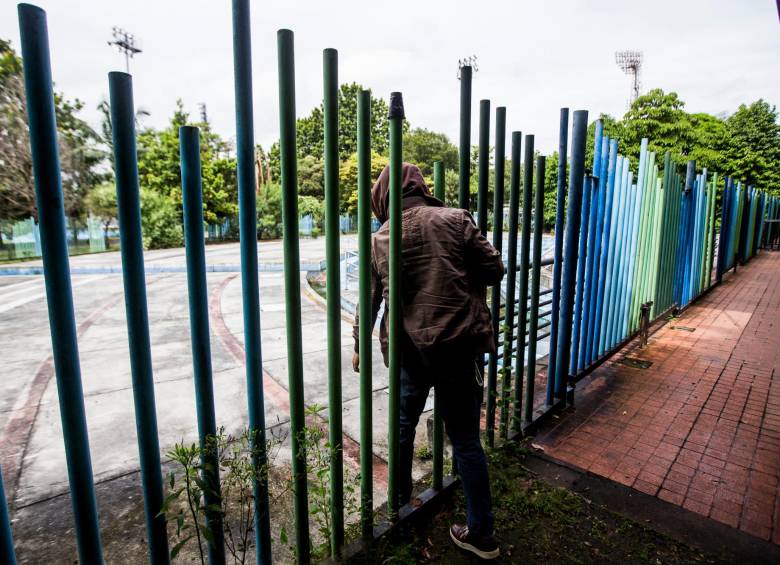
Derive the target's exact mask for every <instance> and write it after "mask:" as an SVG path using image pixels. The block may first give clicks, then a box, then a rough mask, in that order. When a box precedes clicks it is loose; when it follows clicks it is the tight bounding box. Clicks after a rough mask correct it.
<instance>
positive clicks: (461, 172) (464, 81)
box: [458, 65, 471, 210]
mask: <svg viewBox="0 0 780 565" xmlns="http://www.w3.org/2000/svg"><path fill="white" fill-rule="evenodd" d="M458 154H459V156H460V159H459V163H458V165H459V167H458V208H463V209H464V210H468V209H469V191H470V189H471V67H470V66H468V65H465V66H463V67H461V68H460V147H459V150H458Z"/></svg>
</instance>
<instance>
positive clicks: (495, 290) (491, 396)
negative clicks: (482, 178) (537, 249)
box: [485, 106, 519, 447]
mask: <svg viewBox="0 0 780 565" xmlns="http://www.w3.org/2000/svg"><path fill="white" fill-rule="evenodd" d="M505 145H506V108H504V107H503V106H499V107H498V108H496V143H495V169H494V171H493V173H494V175H495V176H494V179H495V180H494V182H493V247H495V248H496V250H498V252H499V253H501V249H502V247H503V244H504V240H503V237H504V236H503V233H502V232H503V227H504V226H503V224H504V189H505V178H504V172H505V171H504V169H505V166H506V148H505ZM518 155H519V153H518ZM507 288H509V287H507ZM500 317H501V283H500V282H499V283H498V284H496V285H494V286H493V287H492V288H491V289H490V321H491V323H492V324H493V338H494V339H495V344H496V348H498V336H499V331H501V328H500V325H499V318H500ZM497 380H498V351H496V353H491V354H490V359H489V362H488V378H487V400H486V403H485V404H486V406H485V412H486V414H485V437H486V439H487V443H488V445H489V446H490V447H493V443H494V441H495V437H494V435H495V434H494V430H495V427H496V388H497Z"/></svg>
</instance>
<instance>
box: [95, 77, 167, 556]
mask: <svg viewBox="0 0 780 565" xmlns="http://www.w3.org/2000/svg"><path fill="white" fill-rule="evenodd" d="M108 89H109V93H110V94H109V96H110V99H111V137H112V141H113V150H114V176H115V177H116V204H117V216H118V218H117V219H118V220H119V241H120V246H121V247H120V249H121V251H122V281H123V283H124V290H125V312H126V314H127V340H128V345H129V347H130V371H131V376H132V380H133V402H134V404H135V430H136V435H137V436H138V454H139V460H140V466H141V487H142V489H143V496H144V515H145V518H146V536H147V539H148V540H149V561H150V562H151V563H154V564H158V563H168V562H169V557H168V532H167V530H166V520H165V515H164V514H162V513H160V510H161V509H162V506H163V499H164V496H163V479H162V468H161V467H160V442H159V440H158V439H157V411H156V404H155V399H154V375H153V371H152V351H151V342H150V339H149V312H148V309H147V303H146V276H145V273H144V244H143V236H142V234H141V200H140V193H139V187H138V162H137V157H136V146H135V109H134V107H133V79H132V77H131V76H130V75H128V74H125V73H109V74H108Z"/></svg>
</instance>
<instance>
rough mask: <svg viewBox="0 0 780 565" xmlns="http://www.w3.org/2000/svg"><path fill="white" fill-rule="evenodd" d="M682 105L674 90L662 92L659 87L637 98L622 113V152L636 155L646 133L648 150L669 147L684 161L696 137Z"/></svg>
mask: <svg viewBox="0 0 780 565" xmlns="http://www.w3.org/2000/svg"><path fill="white" fill-rule="evenodd" d="M684 107H685V102H683V101H682V100H680V98H679V97H678V96H677V93H676V92H669V93H665V92H664V91H663V90H661V89H660V88H655V89H653V90H651V91H649V92H648V93H647V94H643V95H642V96H640V97H639V98H637V99H636V100H635V101H634V103H633V104H631V108H630V109H629V111H628V112H626V115H625V116H623V123H622V127H621V128H620V129H621V131H620V136H619V137H620V139H621V141H622V142H623V148H622V152H623V153H624V154H625V155H638V154H639V147H640V144H641V142H642V138H643V137H646V138H647V139H648V141H649V149H650V151H655V152H657V153H658V154H659V155H664V153H666V151H667V150H668V151H671V152H672V158H673V159H675V160H676V161H677V162H678V163H684V162H686V161H687V160H688V159H689V158H690V157H689V154H690V152H691V150H692V149H693V146H694V144H695V141H696V138H695V136H694V135H693V131H692V127H691V121H690V119H689V118H688V114H687V113H686V112H685V110H684V109H683V108H684Z"/></svg>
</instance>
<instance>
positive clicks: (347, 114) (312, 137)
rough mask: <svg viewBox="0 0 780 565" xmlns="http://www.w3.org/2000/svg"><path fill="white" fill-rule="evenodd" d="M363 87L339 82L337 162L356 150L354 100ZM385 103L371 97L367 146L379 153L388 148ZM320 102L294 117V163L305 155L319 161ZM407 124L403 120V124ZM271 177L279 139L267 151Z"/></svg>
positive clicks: (275, 170)
mask: <svg viewBox="0 0 780 565" xmlns="http://www.w3.org/2000/svg"><path fill="white" fill-rule="evenodd" d="M362 90H363V87H362V86H361V85H359V84H357V83H354V82H353V83H350V84H342V85H341V87H340V88H339V161H340V162H343V161H346V160H347V159H349V157H350V155H352V154H353V153H356V152H357V101H358V97H359V95H360V92H361V91H362ZM387 110H388V108H387V102H385V101H384V100H383V99H382V98H374V97H373V96H372V97H371V149H372V151H376V152H377V153H379V154H385V153H387V150H388V148H389V143H390V139H389V135H390V134H389V131H390V130H389V128H388V121H387ZM323 120H324V117H323V109H322V105H320V106H317V107H316V108H314V109H313V110H312V111H311V114H309V115H308V116H306V117H305V118H299V119H298V120H297V122H296V123H297V130H296V140H297V148H298V163H299V167H300V162H301V159H303V158H304V157H306V156H311V157H314V158H315V159H316V160H318V161H321V160H322V157H323V152H324V136H325V125H324V121H323ZM404 126H405V127H408V125H407V123H406V122H405V123H404ZM268 158H269V165H270V168H271V177H272V178H273V179H274V180H276V181H279V180H280V179H281V172H280V154H279V142H278V141H276V142H275V143H274V144H273V145H272V146H271V149H270V151H269V155H268Z"/></svg>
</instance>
